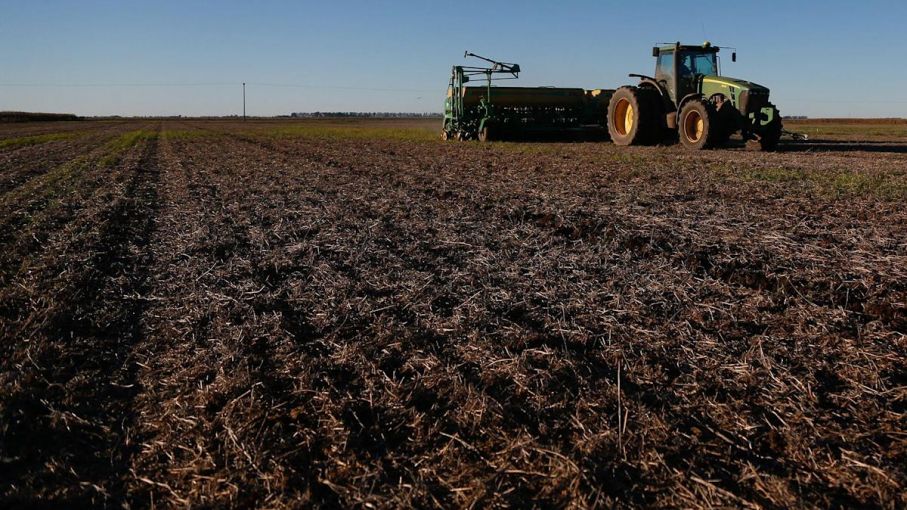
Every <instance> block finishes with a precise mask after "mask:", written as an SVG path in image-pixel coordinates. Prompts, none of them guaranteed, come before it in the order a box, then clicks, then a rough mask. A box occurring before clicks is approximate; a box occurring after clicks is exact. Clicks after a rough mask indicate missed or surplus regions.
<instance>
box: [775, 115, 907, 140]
mask: <svg viewBox="0 0 907 510" xmlns="http://www.w3.org/2000/svg"><path fill="white" fill-rule="evenodd" d="M784 125H785V127H786V128H787V129H789V130H791V131H796V132H799V133H805V134H808V135H809V136H810V137H813V138H815V137H836V138H841V139H848V140H885V139H888V140H899V141H900V140H907V119H827V120H823V119H815V120H810V119H804V120H786V121H784Z"/></svg>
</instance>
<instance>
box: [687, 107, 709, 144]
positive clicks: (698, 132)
mask: <svg viewBox="0 0 907 510" xmlns="http://www.w3.org/2000/svg"><path fill="white" fill-rule="evenodd" d="M704 131H705V121H704V120H703V119H702V115H700V114H699V112H697V111H695V110H693V111H691V112H689V113H687V116H686V117H685V118H684V119H683V136H685V137H687V140H689V141H691V142H694V143H695V142H698V141H699V140H701V139H702V133H703V132H704Z"/></svg>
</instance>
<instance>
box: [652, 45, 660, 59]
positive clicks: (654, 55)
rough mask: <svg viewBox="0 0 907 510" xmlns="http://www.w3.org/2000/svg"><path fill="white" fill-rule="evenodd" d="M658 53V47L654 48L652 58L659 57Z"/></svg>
mask: <svg viewBox="0 0 907 510" xmlns="http://www.w3.org/2000/svg"><path fill="white" fill-rule="evenodd" d="M658 53H659V51H658V46H654V47H653V48H652V56H653V57H657V56H658Z"/></svg>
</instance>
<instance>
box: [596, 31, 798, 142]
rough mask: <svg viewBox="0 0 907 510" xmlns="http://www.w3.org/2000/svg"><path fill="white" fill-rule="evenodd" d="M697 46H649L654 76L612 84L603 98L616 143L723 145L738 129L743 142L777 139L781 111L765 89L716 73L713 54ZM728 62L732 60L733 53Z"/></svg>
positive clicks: (706, 47) (709, 47) (714, 50)
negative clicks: (675, 141)
mask: <svg viewBox="0 0 907 510" xmlns="http://www.w3.org/2000/svg"><path fill="white" fill-rule="evenodd" d="M719 51H721V48H719V47H717V46H712V45H711V44H710V43H709V42H706V43H705V44H702V45H701V46H693V45H681V44H680V43H679V42H678V43H675V44H671V45H664V46H656V47H654V48H652V56H653V57H655V58H656V59H657V60H656V64H655V76H654V77H651V76H646V75H640V74H631V75H630V77H631V78H639V84H638V85H636V86H624V87H621V88H619V89H617V90H616V91H615V92H614V94H613V95H612V96H611V99H610V101H609V103H608V113H607V124H608V133H609V134H610V135H611V140H612V141H613V142H614V143H615V144H617V145H650V144H657V143H661V142H664V141H665V140H668V139H671V138H674V137H676V138H679V140H680V143H681V144H683V145H684V146H685V147H687V148H689V149H694V150H698V149H706V148H710V147H715V146H719V145H722V144H724V143H726V142H727V141H728V139H729V138H730V137H731V135H733V134H734V133H737V132H740V134H741V136H742V137H743V140H745V141H746V142H747V146H748V147H754V148H757V149H761V150H767V151H770V150H773V149H775V148H776V147H777V145H778V140H779V139H780V138H781V132H782V125H781V115H780V112H779V111H778V109H777V108H775V106H774V105H773V104H772V103H770V102H769V100H768V94H769V90H768V89H767V88H766V87H763V86H762V85H757V84H755V83H751V82H748V81H744V80H738V79H735V78H728V77H725V76H721V69H720V60H719V58H718V53H719ZM731 61H732V62H736V61H737V54H736V52H734V53H732V54H731Z"/></svg>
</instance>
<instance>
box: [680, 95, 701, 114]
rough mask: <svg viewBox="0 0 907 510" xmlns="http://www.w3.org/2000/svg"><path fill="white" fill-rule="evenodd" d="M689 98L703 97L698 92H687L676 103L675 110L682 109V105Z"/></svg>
mask: <svg viewBox="0 0 907 510" xmlns="http://www.w3.org/2000/svg"><path fill="white" fill-rule="evenodd" d="M691 99H700V100H705V97H704V96H703V95H702V94H700V93H699V92H693V93H692V94H687V95H685V96H683V99H681V100H680V102H678V103H677V111H678V112H679V111H680V110H682V109H683V105H685V104H687V102H689V101H690V100H691Z"/></svg>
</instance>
